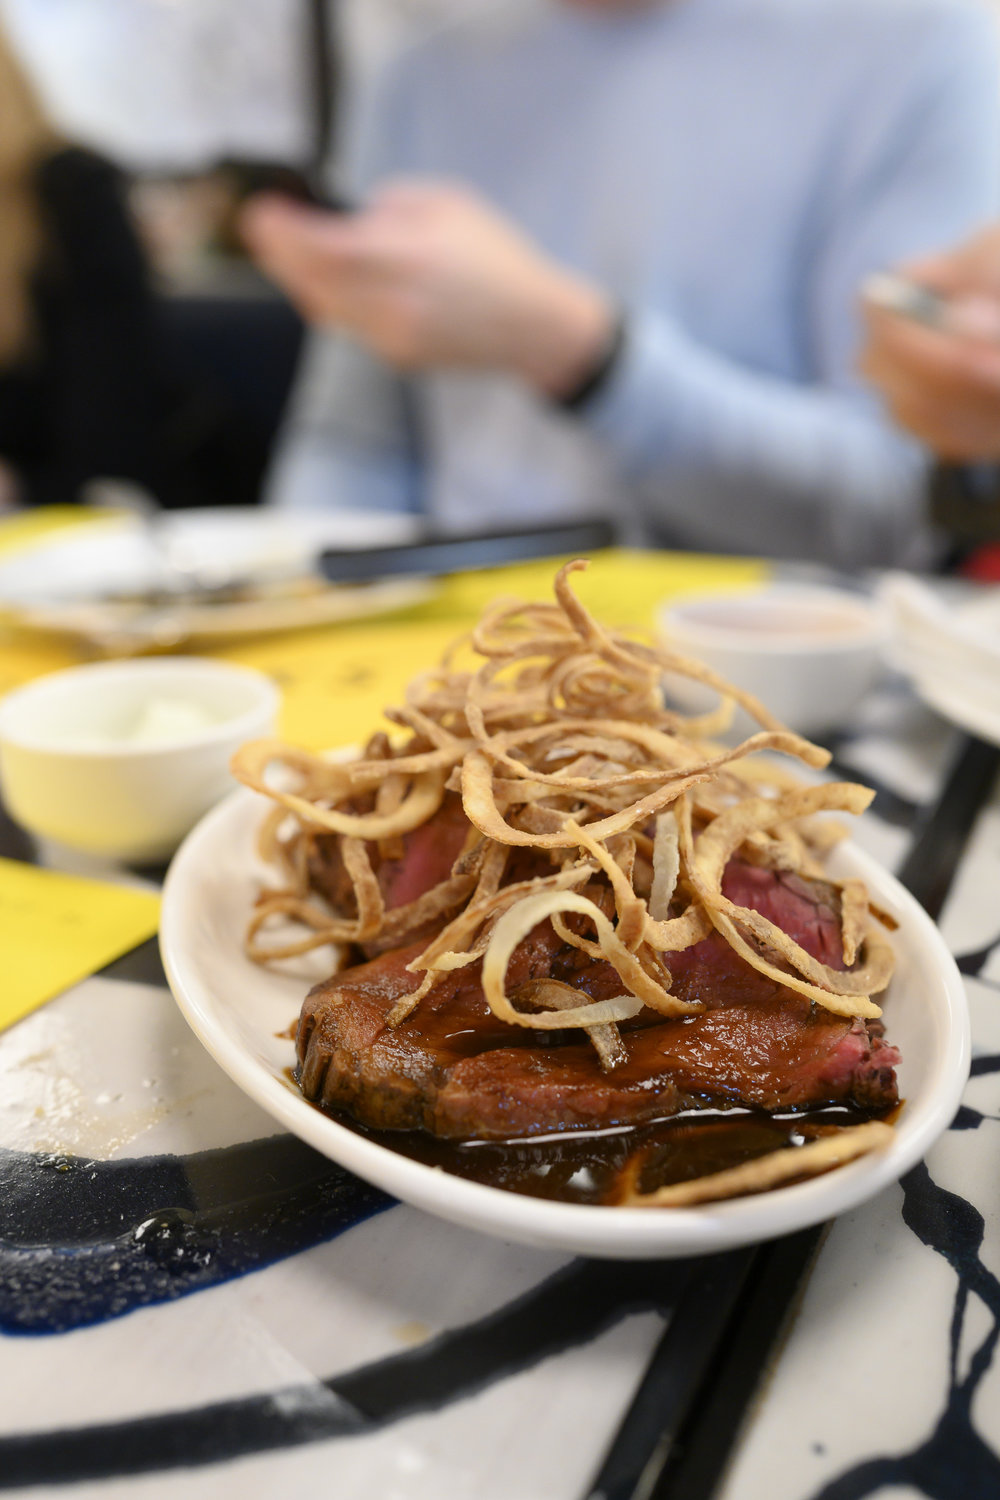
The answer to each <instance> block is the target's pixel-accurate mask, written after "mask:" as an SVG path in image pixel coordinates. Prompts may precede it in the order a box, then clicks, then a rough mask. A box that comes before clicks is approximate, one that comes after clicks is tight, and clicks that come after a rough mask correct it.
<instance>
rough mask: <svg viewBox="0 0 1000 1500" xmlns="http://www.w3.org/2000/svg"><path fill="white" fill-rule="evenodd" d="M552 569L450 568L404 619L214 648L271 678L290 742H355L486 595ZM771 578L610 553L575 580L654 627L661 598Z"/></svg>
mask: <svg viewBox="0 0 1000 1500" xmlns="http://www.w3.org/2000/svg"><path fill="white" fill-rule="evenodd" d="M557 566H558V564H557V563H556V562H553V561H552V560H551V559H546V560H545V561H543V562H532V563H525V564H517V565H515V566H512V567H507V568H493V569H490V570H488V571H485V572H481V573H461V574H456V575H455V576H454V577H451V578H446V579H444V580H442V583H441V585H440V588H439V591H438V593H437V594H436V595H435V597H434V599H432V600H429V601H428V602H427V603H426V604H423V605H420V606H418V607H417V608H414V609H410V610H407V611H406V612H405V614H402V615H393V616H387V617H383V618H382V619H379V620H377V621H368V622H363V623H362V622H359V623H357V624H351V625H337V626H332V627H330V626H327V627H325V628H323V629H319V630H311V631H297V632H295V633H294V634H291V635H283V636H273V637H270V638H268V639H266V640H265V639H258V640H256V641H252V642H244V643H240V644H237V645H233V646H230V647H229V648H227V649H226V650H225V651H213V653H212V654H213V655H216V656H225V657H226V658H227V659H228V660H230V661H238V662H242V663H243V664H244V665H246V666H250V667H256V668H257V669H258V670H259V671H262V672H267V673H268V674H269V675H270V676H272V677H274V678H275V680H276V681H277V683H278V684H279V686H280V688H281V690H282V694H283V703H284V707H283V712H282V721H281V732H282V734H283V735H284V736H285V737H286V738H288V739H290V740H292V741H293V742H294V743H296V744H299V745H304V746H306V747H307V748H309V749H324V748H327V747H330V746H334V745H347V744H354V743H356V742H358V741H359V740H363V739H365V738H367V736H368V735H369V734H371V732H372V731H373V730H374V729H375V728H377V727H378V725H379V723H380V720H381V715H382V710H383V708H384V707H385V706H386V705H387V704H393V703H399V702H401V701H402V697H403V690H404V688H405V687H406V684H407V683H408V682H409V681H410V679H411V678H412V677H413V676H415V675H416V673H417V672H420V671H424V670H425V669H426V668H428V667H431V666H433V665H434V664H435V662H437V660H438V659H439V657H440V656H441V653H442V651H443V650H444V648H445V646H447V645H448V643H449V642H450V641H452V640H453V639H454V638H455V637H456V636H457V635H459V634H460V633H461V631H462V630H464V629H466V628H467V627H468V626H470V625H471V624H473V623H474V621H475V620H476V619H477V618H478V617H479V614H480V611H481V610H482V608H483V606H484V605H485V604H487V603H488V602H489V601H490V600H492V599H495V598H496V597H497V596H498V595H499V594H510V595H515V596H517V597H519V598H524V599H536V600H550V599H551V598H552V578H553V575H554V573H555V570H556V567H557ZM768 576H769V569H768V568H767V566H766V564H764V563H761V562H757V561H754V560H750V561H748V560H746V559H743V558H713V557H702V556H689V555H687V554H681V553H655V552H627V551H612V552H606V553H603V554H600V555H599V556H597V557H595V559H594V560H593V562H592V564H591V566H590V568H588V570H587V572H586V573H582V574H577V576H576V579H575V580H574V584H575V587H576V589H577V592H578V593H579V595H580V597H581V598H582V599H583V601H584V603H585V604H586V605H587V606H588V608H590V609H592V610H593V611H594V613H595V614H596V615H597V616H598V618H599V619H601V620H604V621H605V622H607V623H609V624H613V625H638V626H645V627H651V626H652V625H653V624H654V614H655V611H656V609H657V606H658V605H660V604H662V603H663V602H664V601H667V600H670V599H673V598H678V597H680V596H681V595H682V594H687V593H701V592H706V593H707V592H710V591H715V590H718V591H720V592H723V591H726V592H728V591H730V590H736V589H746V588H753V587H756V586H759V585H760V584H761V583H762V582H763V581H764V580H765V579H766V578H767V577H768Z"/></svg>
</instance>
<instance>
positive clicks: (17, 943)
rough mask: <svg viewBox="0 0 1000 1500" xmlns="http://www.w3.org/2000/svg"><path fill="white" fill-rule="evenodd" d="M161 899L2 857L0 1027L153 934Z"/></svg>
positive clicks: (0, 873)
mask: <svg viewBox="0 0 1000 1500" xmlns="http://www.w3.org/2000/svg"><path fill="white" fill-rule="evenodd" d="M159 916H160V898H159V897H158V896H156V895H152V894H150V893H149V892H146V891H137V890H132V889H130V888H128V887H125V886H119V885H109V884H107V883H106V882H104V881H100V880H84V879H81V878H80V877H79V876H77V875H62V874H58V873H56V872H55V871H52V870H40V869H37V868H35V866H33V865H25V864H20V863H19V862H18V861H17V860H12V859H0V936H2V943H3V970H2V973H3V977H2V980H0V1030H2V1029H3V1028H4V1027H6V1026H11V1025H13V1023H14V1022H15V1021H19V1020H20V1019H21V1017H22V1016H26V1015H27V1014H28V1013H29V1011H32V1010H35V1009H36V1008H37V1007H38V1006H39V1005H42V1004H44V1002H45V1001H46V1000H51V999H52V997H53V996H54V995H58V994H60V993H61V992H62V991H63V990H65V989H68V988H69V987H70V985H72V984H77V983H78V982H79V981H80V980H81V979H86V978H87V977H88V976H89V975H91V974H94V973H96V971H97V970H98V969H101V968H103V967H104V965H105V964H107V963H110V962H111V960H112V959H113V958H118V957H119V955H120V954H122V953H127V952H128V950H129V949H130V948H134V947H135V946H136V945H137V944H138V943H141V942H144V941H145V939H146V938H149V937H152V936H153V934H154V933H155V932H156V929H157V925H158V923H159Z"/></svg>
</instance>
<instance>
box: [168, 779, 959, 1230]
mask: <svg viewBox="0 0 1000 1500" xmlns="http://www.w3.org/2000/svg"><path fill="white" fill-rule="evenodd" d="M259 806H260V798H259V794H257V793H255V792H252V791H250V790H248V789H246V788H240V789H238V790H236V791H235V792H233V793H231V794H230V795H229V796H228V797H226V798H225V799H224V800H223V801H222V802H221V803H219V804H218V805H217V806H216V807H215V808H213V809H212V811H211V812H209V813H207V814H206V816H205V817H204V818H203V819H202V820H201V821H200V822H199V823H198V824H197V825H196V827H195V828H194V829H193V830H192V831H191V833H190V834H188V836H187V838H186V839H185V841H184V843H183V844H182V845H181V847H180V849H179V850H178V852H177V854H176V855H175V857H174V859H173V861H172V863H171V865H170V869H169V871H168V873H167V878H166V881H165V883H164V887H163V905H162V913H161V922H160V939H159V942H160V952H161V956H162V959H163V966H164V971H165V973H166V976H167V981H168V984H169V986H170V989H171V992H172V993H173V995H174V998H175V1000H176V1002H177V1004H178V1006H179V1007H180V1009H181V1012H182V1013H183V1015H184V1017H185V1019H186V1020H187V1022H188V1024H189V1025H190V1026H191V1028H192V1030H193V1031H194V1032H195V1034H196V1036H197V1037H198V1038H199V1040H200V1041H201V1042H202V1044H203V1046H205V1047H206V1048H207V1050H208V1051H209V1053H210V1054H211V1055H212V1056H213V1057H214V1058H215V1061H216V1062H217V1063H218V1064H219V1066H220V1067H221V1068H222V1069H223V1071H224V1072H225V1073H227V1074H228V1076H229V1077H230V1078H231V1079H232V1081H233V1082H234V1083H235V1084H236V1085H237V1087H239V1088H240V1089H242V1090H243V1092H244V1093H246V1094H247V1095H248V1096H249V1097H250V1098H251V1099H253V1100H254V1101H255V1102H256V1103H257V1104H258V1105H260V1107H261V1108H262V1109H264V1110H265V1112H266V1113H268V1114H269V1115H271V1117H272V1118H273V1119H275V1120H277V1121H278V1122H279V1123H280V1124H281V1125H283V1126H284V1128H285V1129H287V1130H289V1131H290V1132H291V1133H292V1134H294V1135H296V1136H297V1137H298V1138H299V1139H300V1140H304V1141H305V1142H306V1143H307V1144H308V1145H311V1146H313V1147H314V1148H315V1149H316V1150H318V1151H320V1152H321V1153H322V1154H323V1155H325V1156H327V1157H328V1158H329V1159H331V1160H333V1161H335V1162H337V1163H338V1164H339V1165H341V1166H343V1167H345V1168H346V1169H347V1170H349V1171H352V1172H354V1173H355V1174H356V1175H357V1176H359V1177H361V1178H363V1179H364V1180H365V1181H367V1182H369V1183H371V1184H373V1185H374V1186H376V1187H379V1188H381V1189H382V1190H383V1191H385V1192H387V1193H389V1194H391V1195H392V1196H393V1197H396V1198H398V1199H399V1200H400V1201H402V1202H405V1203H408V1204H410V1205H412V1206H413V1207H416V1208H419V1209H422V1210H424V1211H425V1212H429V1213H432V1214H434V1215H436V1216H437V1217H439V1218H443V1219H446V1220H449V1221H451V1222H453V1223H457V1224H461V1225H463V1226H465V1227H466V1228H472V1229H476V1230H478V1231H480V1232H484V1233H488V1234H492V1235H495V1236H498V1237H500V1238H502V1239H508V1240H516V1241H518V1242H520V1243H523V1244H531V1245H536V1246H541V1247H545V1248H548V1249H556V1250H563V1251H567V1252H569V1253H576V1254H586V1255H593V1256H598V1257H603V1258H615V1259H655V1258H663V1259H666V1258H675V1257H682V1256H687V1255H692V1254H701V1253H711V1252H716V1251H724V1250H728V1249H732V1248H735V1247H736V1246H739V1245H744V1244H751V1243H757V1242H759V1241H762V1240H767V1239H771V1238H773V1237H775V1236H777V1235H782V1234H788V1233H792V1232H793V1231H795V1230H798V1229H805V1228H807V1227H809V1226H810V1225H814V1224H818V1223H821V1222H823V1221H825V1220H827V1219H831V1218H833V1217H835V1216H837V1215H839V1214H842V1213H844V1212H846V1211H847V1210H849V1209H851V1208H854V1207H857V1206H858V1205H859V1204H861V1203H863V1202H865V1201H867V1200H868V1199H869V1198H872V1197H874V1196H875V1195H876V1194H877V1193H879V1192H880V1191H882V1189H884V1188H886V1187H888V1186H890V1185H891V1184H892V1183H894V1182H896V1181H897V1180H898V1179H899V1178H900V1177H901V1176H902V1175H903V1173H904V1172H906V1171H908V1170H909V1168H910V1167H912V1166H914V1165H915V1164H916V1163H917V1162H918V1161H919V1160H921V1158H922V1157H923V1156H924V1155H925V1154H926V1152H927V1151H928V1149H929V1148H930V1146H931V1145H932V1144H933V1142H934V1141H935V1140H937V1138H938V1137H939V1136H940V1135H941V1134H942V1133H943V1132H944V1131H945V1130H946V1129H947V1127H948V1125H949V1124H950V1122H951V1120H952V1118H953V1117H954V1114H955V1112H956V1110H957V1108H958V1105H959V1103H960V1100H961V1095H962V1092H963V1090H964V1088H965V1084H966V1082H967V1079H968V1076H969V1068H970V1063H971V1029H970V1021H969V1011H968V1002H967V997H966V993H965V987H964V984H963V981H962V977H961V975H960V973H959V970H958V967H957V964H956V963H955V960H954V957H953V955H952V954H951V952H950V951H949V949H948V948H947V946H946V944H945V942H944V938H943V936H942V935H941V932H940V930H939V929H938V927H937V925H936V923H934V922H933V921H932V919H931V918H930V917H929V916H928V915H927V913H926V912H925V911H924V910H923V908H922V907H921V906H920V905H919V903H918V902H917V901H916V899H915V898H914V897H913V896H912V895H911V894H910V893H909V892H908V891H907V890H906V889H905V888H904V887H903V886H901V885H900V884H899V882H898V881H897V880H896V879H895V877H894V876H893V875H892V874H891V872H889V871H888V870H887V869H885V867H884V866H882V865H880V864H879V863H878V861H877V860H875V858H874V857H873V856H872V855H870V854H868V853H867V852H866V851H864V850H863V849H860V848H859V847H858V846H857V845H853V844H849V843H848V844H845V845H842V846H841V851H842V853H841V855H840V857H841V858H842V859H844V861H845V862H846V863H847V864H848V865H849V866H850V867H851V869H852V871H853V872H855V873H858V874H860V875H861V876H862V878H863V879H865V880H866V882H867V883H868V884H869V888H870V889H871V891H872V894H873V896H874V897H875V898H876V899H877V900H878V902H879V904H880V905H884V906H887V907H888V908H889V909H890V910H892V911H895V912H897V913H898V914H899V915H901V916H904V917H905V918H906V919H907V920H908V921H909V922H912V923H915V924H916V927H917V929H918V931H919V932H920V933H921V935H922V937H923V939H924V940H925V942H927V943H929V945H930V947H931V949H932V950H933V953H934V956H935V958H936V960H937V965H936V973H937V977H938V980H939V982H940V984H941V988H942V996H943V1001H942V1007H941V1012H940V1015H941V1018H942V1019H943V1020H944V1022H945V1023H946V1024H945V1036H944V1038H943V1043H944V1045H943V1046H942V1047H941V1049H940V1051H939V1053H938V1055H937V1056H936V1057H935V1059H934V1070H935V1082H934V1084H933V1086H932V1087H931V1088H930V1089H929V1094H930V1098H928V1099H927V1100H926V1101H925V1102H924V1103H923V1105H922V1106H920V1109H919V1112H918V1113H917V1115H916V1117H914V1116H912V1115H911V1116H909V1117H908V1116H907V1113H906V1111H905V1110H904V1113H903V1115H902V1117H901V1121H900V1125H899V1127H897V1137H896V1139H895V1140H894V1141H893V1143H892V1144H891V1145H890V1146H889V1147H887V1148H886V1150H885V1151H883V1152H879V1153H874V1154H872V1155H869V1156H865V1157H862V1158H859V1159H858V1160H856V1161H853V1162H849V1163H847V1164H845V1165H844V1166H841V1167H838V1168H837V1169H836V1170H835V1171H833V1172H831V1173H827V1174H825V1175H823V1176H820V1177H816V1178H812V1179H810V1180H809V1181H807V1182H803V1183H797V1184H794V1185H792V1186H788V1187H780V1188H775V1189H771V1190H770V1191H769V1192H767V1193H763V1194H758V1195H753V1196H748V1197H745V1198H737V1199H731V1200H728V1201H725V1202H721V1203H712V1204H706V1205H702V1206H696V1207H691V1208H677V1209H670V1210H661V1211H657V1210H653V1209H648V1208H610V1207H604V1206H598V1205H589V1204H572V1203H558V1202H550V1201H548V1200H547V1199H540V1198H532V1197H528V1196H526V1195H520V1194H517V1193H512V1192H507V1191H505V1190H504V1189H502V1188H495V1187H490V1186H487V1185H486V1184H483V1183H477V1182H471V1181H468V1180H466V1179H464V1178H460V1177H458V1176H456V1175H454V1174H451V1173H445V1172H442V1171H440V1170H438V1169H435V1168H433V1167H429V1166H426V1165H425V1164H423V1163H422V1162H417V1161H414V1160H412V1159H411V1158H409V1157H406V1156H403V1155H401V1154H400V1153H397V1152H394V1151H392V1150H391V1149H389V1148H387V1147H384V1146H381V1145H379V1144H378V1143H377V1142H374V1141H370V1140H366V1139H365V1138H364V1137H362V1136H359V1135H356V1134H355V1133H354V1132H353V1131H350V1130H348V1129H347V1128H346V1127H345V1126H342V1125H339V1124H338V1123H337V1122H336V1121H335V1120H332V1119H331V1118H330V1117H329V1116H327V1115H324V1114H323V1113H322V1112H321V1111H320V1110H319V1109H317V1108H316V1106H315V1105H313V1104H310V1103H309V1101H308V1100H307V1099H305V1098H304V1096H303V1095H302V1094H300V1093H299V1092H298V1091H297V1090H293V1088H292V1086H291V1085H290V1084H289V1083H287V1082H285V1081H283V1080H279V1079H278V1078H277V1077H276V1076H275V1075H274V1073H273V1072H271V1070H270V1069H269V1068H268V1067H267V1066H266V1064H265V1063H264V1062H263V1061H261V1060H258V1059H256V1058H254V1057H253V1056H251V1055H250V1054H249V1053H247V1052H246V1051H245V1050H244V1049H243V1048H242V1047H241V1046H240V1044H239V1042H238V1039H234V1038H233V1037H232V1035H231V1034H230V1033H229V1032H228V1031H227V1029H226V1027H225V1025H224V1023H223V1021H222V1019H221V1018H220V1015H219V1012H218V1008H217V1007H218V1004H219V1002H217V1001H215V999H214V997H213V996H212V994H211V993H210V992H209V989H208V987H207V986H206V985H205V983H204V981H203V980H202V979H201V977H200V976H199V974H198V971H197V965H196V964H195V965H194V966H193V967H192V963H191V960H190V956H189V955H187V954H186V945H185V943H184V940H183V935H182V934H183V918H184V902H185V896H186V894H187V893H188V892H189V889H190V888H189V885H188V881H189V877H190V874H191V873H194V874H196V873H197V867H198V862H199V859H200V858H201V856H202V854H203V851H204V849H205V848H206V847H211V844H212V841H213V839H214V838H215V837H218V836H219V834H220V833H221V832H223V831H224V830H225V828H226V826H227V824H228V822H229V821H230V820H233V822H234V826H237V825H238V822H239V818H240V817H241V816H242V813H243V809H245V810H246V814H247V816H249V815H250V813H251V810H252V809H256V808H258V807H259ZM305 982H306V981H303V983H305ZM303 998H304V995H303ZM911 1121H913V1123H912V1124H911V1123H910V1122H911Z"/></svg>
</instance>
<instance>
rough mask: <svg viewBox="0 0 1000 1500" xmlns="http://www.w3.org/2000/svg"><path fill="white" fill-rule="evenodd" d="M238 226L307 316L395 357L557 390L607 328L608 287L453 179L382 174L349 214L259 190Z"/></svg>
mask: <svg viewBox="0 0 1000 1500" xmlns="http://www.w3.org/2000/svg"><path fill="white" fill-rule="evenodd" d="M240 227H241V231H242V233H243V236H244V238H245V240H246V243H247V245H248V247H249V249H250V251H251V253H252V254H253V255H254V257H255V259H256V260H257V261H258V262H259V264H260V265H261V266H262V268H263V269H264V270H265V271H266V272H267V273H268V275H269V276H271V277H272V278H273V279H274V280H275V281H276V282H278V283H279V285H280V286H282V287H283V288H284V290H285V291H286V292H287V293H288V295H289V296H290V297H291V299H292V301H293V302H295V303H296V305H297V306H298V307H299V309H300V310H301V311H302V313H303V315H304V316H305V317H306V319H307V320H308V321H309V322H312V323H316V324H320V325H323V326H333V327H338V328H342V329H345V330H346V331H348V332H349V333H351V334H352V335H354V336H355V337H356V338H358V339H359V340H360V341H361V342H363V343H364V344H366V345H367V346H368V347H369V348H370V349H371V350H372V351H373V352H374V353H376V354H377V355H379V356H380V357H381V358H382V359H384V360H386V361H387V362H388V363H390V364H392V365H394V366H396V367H397V368H400V369H405V370H419V369H428V368H442V367H452V368H454V367H462V368H477V369H492V370H501V371H506V372H509V373H511V374H515V375H518V376H519V377H520V378H522V379H523V380H525V381H527V382H528V383H529V384H531V385H533V386H534V387H536V388H537V389H538V390H540V391H543V392H545V393H547V394H549V395H551V396H553V397H557V398H558V397H560V396H564V395H567V394H569V393H570V392H572V391H573V390H574V389H575V388H576V387H577V386H578V385H580V384H581V383H582V382H583V381H585V380H586V378H587V376H588V374H589V373H590V372H591V371H592V370H593V369H595V368H596V367H597V366H598V365H599V363H600V361H601V358H602V356H603V355H604V353H605V351H606V350H607V348H608V347H609V345H610V342H611V339H612V337H613V330H614V324H615V313H614V309H613V307H612V305H611V303H610V301H609V299H608V298H607V297H605V296H604V294H603V293H602V292H601V291H600V290H599V289H598V288H597V287H595V286H592V285H591V284H590V283H589V282H588V281H586V280H585V279H584V278H582V277H580V276H577V275H576V274H574V273H573V272H571V271H568V270H566V269H565V268H564V267H562V266H560V265H558V264H557V263H556V262H555V261H552V260H550V259H549V258H548V256H546V255H544V254H543V253H542V252H541V251H540V250H539V249H537V248H536V246H534V245H533V244H532V243H531V241H530V240H528V239H527V238H526V237H525V236H524V235H523V234H521V233H520V231H519V230H517V229H516V228H515V227H514V226H512V225H511V224H509V223H508V222H507V221H506V220H505V219H504V218H502V217H501V216H500V215H499V214H498V213H497V212H496V211H495V210H494V209H492V208H491V207H490V206H489V205H488V204H486V203H484V202H483V201H482V200H481V199H479V198H477V197H475V196H474V195H473V194H472V193H470V192H468V191H467V190H465V189H464V188H460V187H453V186H450V185H446V184H441V183H432V182H400V183H395V184H390V185H388V186H386V187H384V188H383V189H382V190H381V191H380V192H379V193H378V194H377V195H376V196H375V197H374V198H373V199H372V200H371V202H370V204H369V205H368V206H367V207H366V208H364V209H363V210H361V211H359V212H357V213H353V214H334V213H329V212H325V211H323V210H318V209H313V208H306V207H303V206H301V205H299V204H295V203H291V202H289V201H288V200H286V199H281V198H276V197H272V196H268V197H264V196H263V195H262V196H260V197H259V198H256V199H251V200H250V201H249V202H248V203H247V205H246V207H245V208H244V210H243V214H242V218H241V226H240Z"/></svg>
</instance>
